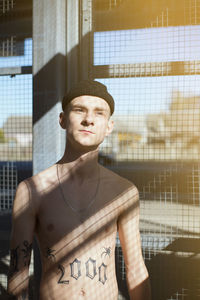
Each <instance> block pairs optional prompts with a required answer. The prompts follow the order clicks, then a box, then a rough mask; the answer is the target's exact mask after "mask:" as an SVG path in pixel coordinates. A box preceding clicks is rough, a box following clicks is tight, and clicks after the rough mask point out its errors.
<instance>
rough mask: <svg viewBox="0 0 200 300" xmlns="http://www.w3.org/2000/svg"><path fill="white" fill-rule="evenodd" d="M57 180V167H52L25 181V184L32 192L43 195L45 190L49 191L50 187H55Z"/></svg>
mask: <svg viewBox="0 0 200 300" xmlns="http://www.w3.org/2000/svg"><path fill="white" fill-rule="evenodd" d="M56 179H57V172H56V165H55V164H54V165H52V166H51V167H49V168H47V169H45V170H43V171H41V172H39V173H37V174H35V175H33V176H32V177H29V178H27V179H25V180H24V182H25V183H27V184H28V186H29V188H30V189H31V191H32V192H34V191H35V192H38V193H40V192H41V193H42V192H45V190H48V189H49V188H50V187H53V186H55V182H56Z"/></svg>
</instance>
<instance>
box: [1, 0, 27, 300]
mask: <svg viewBox="0 0 200 300" xmlns="http://www.w3.org/2000/svg"><path fill="white" fill-rule="evenodd" d="M29 4H30V1H27V2H26V3H22V1H21V2H20V1H13V0H1V1H0V28H1V30H0V32H1V33H0V111H1V114H0V227H1V232H0V245H1V246H0V298H1V299H5V298H6V297H7V296H6V288H7V273H8V265H9V238H10V230H11V217H10V215H11V209H12V205H13V199H14V196H15V191H16V187H17V185H18V183H19V182H20V181H22V180H23V179H24V178H26V177H29V176H30V175H31V173H32V74H31V73H32V71H31V67H32V38H31V26H30V24H29V21H28V20H29V17H30V15H29V12H30V11H28V9H27V5H29ZM29 8H30V7H29Z"/></svg>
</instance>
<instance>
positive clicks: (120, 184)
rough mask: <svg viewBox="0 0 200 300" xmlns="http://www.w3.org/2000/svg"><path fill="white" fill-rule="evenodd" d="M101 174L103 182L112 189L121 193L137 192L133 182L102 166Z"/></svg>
mask: <svg viewBox="0 0 200 300" xmlns="http://www.w3.org/2000/svg"><path fill="white" fill-rule="evenodd" d="M101 174H102V182H103V183H104V184H109V186H110V188H115V189H116V190H118V191H120V192H123V191H124V190H130V189H133V190H135V191H136V192H137V188H136V186H135V185H134V184H133V183H132V182H131V181H129V180H128V179H126V178H124V177H122V176H120V175H118V174H117V173H115V172H113V171H111V170H109V169H107V168H105V167H103V166H101Z"/></svg>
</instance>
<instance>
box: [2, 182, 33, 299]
mask: <svg viewBox="0 0 200 300" xmlns="http://www.w3.org/2000/svg"><path fill="white" fill-rule="evenodd" d="M34 227H35V211H34V208H33V203H32V201H31V199H30V193H29V188H28V186H27V184H26V183H25V182H21V183H20V184H19V186H18V188H17V191H16V196H15V200H14V203H13V212H12V233H11V241H10V270H9V274H8V292H9V294H11V295H14V296H16V298H17V299H18V300H28V299H29V297H28V282H29V265H30V259H31V251H32V241H33V233H34Z"/></svg>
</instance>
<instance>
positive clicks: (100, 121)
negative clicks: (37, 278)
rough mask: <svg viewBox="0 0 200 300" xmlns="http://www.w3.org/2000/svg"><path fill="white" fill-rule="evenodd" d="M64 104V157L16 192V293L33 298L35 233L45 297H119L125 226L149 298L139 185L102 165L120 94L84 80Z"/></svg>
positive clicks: (134, 280) (134, 271) (134, 281)
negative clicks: (118, 262) (118, 260)
mask: <svg viewBox="0 0 200 300" xmlns="http://www.w3.org/2000/svg"><path fill="white" fill-rule="evenodd" d="M62 108H63V111H62V112H61V113H60V125H61V127H62V128H63V129H64V130H66V132H67V135H66V148H65V152H64V155H63V157H62V158H61V160H60V161H59V162H57V163H56V164H54V165H53V166H51V167H50V168H48V169H47V170H44V171H42V172H40V173H39V174H37V175H35V176H33V177H31V178H29V179H26V180H25V181H23V182H21V183H20V184H19V186H18V189H17V192H16V197H15V200H14V204H13V228H12V235H11V264H10V274H9V280H8V291H9V293H11V294H14V295H16V298H17V299H18V300H19V299H20V300H21V299H26V300H28V292H27V286H28V269H29V263H30V256H31V250H32V241H33V236H34V234H35V236H36V238H37V241H38V244H39V248H40V254H41V261H42V278H41V283H40V300H50V299H51V300H79V299H81V300H83V299H87V300H94V299H95V300H99V299H102V297H103V299H105V300H116V299H117V297H118V287H117V281H116V274H115V244H116V234H117V232H118V233H119V238H120V242H121V246H122V250H123V255H124V259H125V265H126V276H127V284H128V289H129V294H130V299H132V300H149V299H150V288H149V280H148V273H147V270H146V267H145V265H144V261H143V257H142V253H141V244H140V234H139V200H138V191H137V188H136V187H135V186H134V185H133V184H132V183H131V182H129V181H128V180H126V179H124V178H122V177H120V176H118V175H117V174H115V173H113V172H111V171H109V170H107V169H106V168H104V167H103V166H101V165H99V164H98V148H99V145H100V144H101V143H102V142H103V140H104V138H105V136H107V135H109V134H110V133H111V132H112V129H113V121H112V119H111V118H110V116H111V115H112V113H113V111H114V101H113V98H112V96H111V95H110V94H109V93H108V92H107V89H106V87H105V86H104V85H103V84H101V83H98V82H94V81H82V82H80V83H78V84H77V85H76V86H75V87H74V88H72V90H71V91H70V92H69V93H68V94H67V95H66V96H65V97H64V98H63V102H62ZM47 155H48V153H47Z"/></svg>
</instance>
